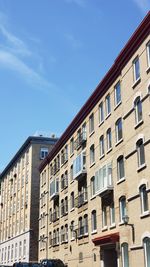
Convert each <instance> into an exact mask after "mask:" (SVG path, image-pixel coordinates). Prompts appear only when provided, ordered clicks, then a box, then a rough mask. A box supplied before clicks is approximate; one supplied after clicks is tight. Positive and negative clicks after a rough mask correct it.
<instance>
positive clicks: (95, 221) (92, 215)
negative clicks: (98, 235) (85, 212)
mask: <svg viewBox="0 0 150 267" xmlns="http://www.w3.org/2000/svg"><path fill="white" fill-rule="evenodd" d="M91 221H92V232H94V231H96V230H97V218H96V210H93V211H92V213H91Z"/></svg>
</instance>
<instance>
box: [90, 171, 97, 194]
mask: <svg viewBox="0 0 150 267" xmlns="http://www.w3.org/2000/svg"><path fill="white" fill-rule="evenodd" d="M95 193H96V191H95V176H93V177H92V178H91V197H93V196H94V195H95Z"/></svg>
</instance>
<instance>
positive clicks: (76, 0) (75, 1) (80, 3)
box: [65, 0, 85, 7]
mask: <svg viewBox="0 0 150 267" xmlns="http://www.w3.org/2000/svg"><path fill="white" fill-rule="evenodd" d="M65 2H66V3H70V4H75V5H78V6H79V7H85V0H65Z"/></svg>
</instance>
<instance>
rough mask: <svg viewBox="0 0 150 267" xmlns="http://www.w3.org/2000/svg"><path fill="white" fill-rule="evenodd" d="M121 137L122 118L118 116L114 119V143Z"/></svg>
mask: <svg viewBox="0 0 150 267" xmlns="http://www.w3.org/2000/svg"><path fill="white" fill-rule="evenodd" d="M122 137H123V133H122V119H121V118H119V119H118V120H117V121H116V143H118V142H119V141H120V140H121V139H122Z"/></svg>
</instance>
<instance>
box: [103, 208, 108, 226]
mask: <svg viewBox="0 0 150 267" xmlns="http://www.w3.org/2000/svg"><path fill="white" fill-rule="evenodd" d="M102 227H103V228H105V227H107V207H106V206H105V205H103V207H102Z"/></svg>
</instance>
